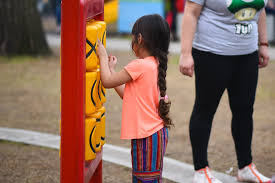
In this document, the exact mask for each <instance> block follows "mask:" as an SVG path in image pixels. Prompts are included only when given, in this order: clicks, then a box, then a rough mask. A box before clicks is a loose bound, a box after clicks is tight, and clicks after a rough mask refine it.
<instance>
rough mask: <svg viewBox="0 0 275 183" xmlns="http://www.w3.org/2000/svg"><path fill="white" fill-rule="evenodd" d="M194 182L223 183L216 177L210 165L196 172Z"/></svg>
mask: <svg viewBox="0 0 275 183" xmlns="http://www.w3.org/2000/svg"><path fill="white" fill-rule="evenodd" d="M193 183H222V182H221V181H219V180H218V179H216V178H215V177H214V176H213V175H212V174H211V171H210V169H209V168H208V167H206V168H203V169H200V170H198V171H196V172H195V175H194V178H193Z"/></svg>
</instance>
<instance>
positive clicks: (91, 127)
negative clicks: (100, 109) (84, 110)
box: [85, 118, 97, 161]
mask: <svg viewBox="0 0 275 183" xmlns="http://www.w3.org/2000/svg"><path fill="white" fill-rule="evenodd" d="M96 131H97V127H96V119H95V118H86V120H85V160H86V161H88V160H92V159H95V157H96V150H95V148H96V142H95V139H96V138H95V136H96Z"/></svg>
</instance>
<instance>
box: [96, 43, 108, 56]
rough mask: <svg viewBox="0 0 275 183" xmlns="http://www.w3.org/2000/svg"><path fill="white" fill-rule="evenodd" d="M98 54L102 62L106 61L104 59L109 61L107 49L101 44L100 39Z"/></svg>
mask: <svg viewBox="0 0 275 183" xmlns="http://www.w3.org/2000/svg"><path fill="white" fill-rule="evenodd" d="M96 54H97V56H98V58H99V59H100V60H104V59H106V60H108V54H107V51H106V49H105V48H104V46H103V44H102V43H101V41H100V40H99V39H98V40H97V50H96ZM103 58H104V59H103Z"/></svg>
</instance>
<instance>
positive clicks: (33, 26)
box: [0, 0, 50, 56]
mask: <svg viewBox="0 0 275 183" xmlns="http://www.w3.org/2000/svg"><path fill="white" fill-rule="evenodd" d="M36 3H37V0H0V55H6V56H10V55H20V54H24V55H26V54H28V55H41V54H42V55H44V54H49V53H50V49H49V46H48V44H47V41H46V38H45V35H44V32H43V29H42V23H41V18H40V14H39V13H38V11H37V6H36Z"/></svg>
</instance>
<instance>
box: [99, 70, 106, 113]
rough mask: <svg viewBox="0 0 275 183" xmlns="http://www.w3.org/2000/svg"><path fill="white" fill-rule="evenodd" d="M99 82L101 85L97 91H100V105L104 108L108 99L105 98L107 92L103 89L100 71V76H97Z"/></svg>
mask: <svg viewBox="0 0 275 183" xmlns="http://www.w3.org/2000/svg"><path fill="white" fill-rule="evenodd" d="M97 80H98V81H99V84H98V86H97V87H98V88H97V90H98V91H99V92H98V95H99V99H100V103H101V106H102V104H103V103H105V102H106V97H105V94H106V90H105V88H104V87H103V85H102V82H101V80H100V71H99V70H98V74H97ZM101 106H99V107H98V108H100V107H101Z"/></svg>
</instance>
